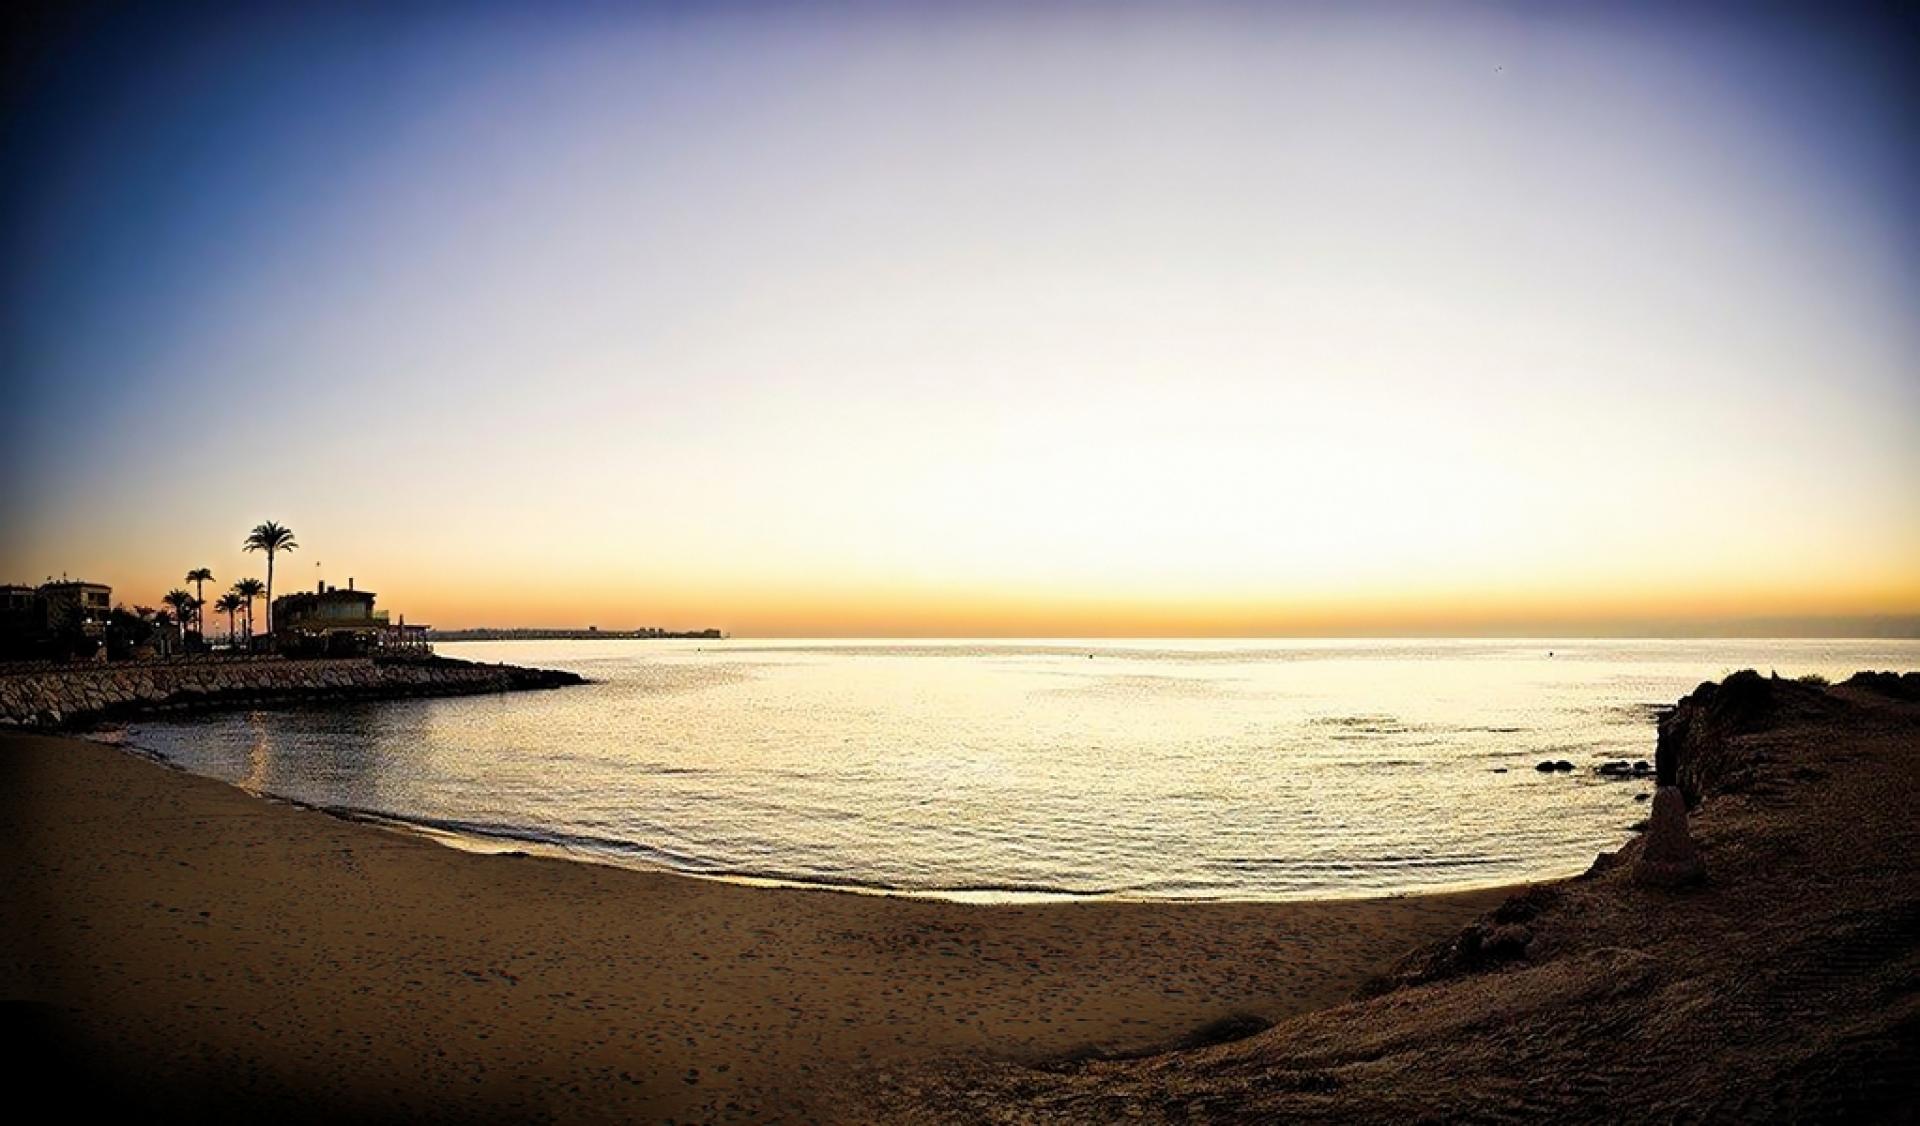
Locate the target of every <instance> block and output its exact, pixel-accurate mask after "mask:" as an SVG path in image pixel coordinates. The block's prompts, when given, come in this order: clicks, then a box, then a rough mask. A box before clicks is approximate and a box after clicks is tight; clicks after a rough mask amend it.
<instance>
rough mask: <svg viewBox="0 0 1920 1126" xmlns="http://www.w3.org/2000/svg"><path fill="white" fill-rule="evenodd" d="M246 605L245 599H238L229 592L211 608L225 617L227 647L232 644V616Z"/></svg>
mask: <svg viewBox="0 0 1920 1126" xmlns="http://www.w3.org/2000/svg"><path fill="white" fill-rule="evenodd" d="M246 604H247V600H246V599H244V598H242V597H240V596H239V595H238V594H236V593H234V592H233V591H231V590H230V591H228V592H227V593H225V594H223V595H221V596H220V600H219V601H217V602H215V603H214V604H213V608H214V609H215V610H221V611H224V612H225V613H226V615H227V644H228V645H232V644H233V616H234V615H235V614H238V613H239V612H240V611H241V609H242V608H243V607H245V606H246Z"/></svg>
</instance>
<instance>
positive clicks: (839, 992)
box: [0, 673, 1920, 1122]
mask: <svg viewBox="0 0 1920 1126" xmlns="http://www.w3.org/2000/svg"><path fill="white" fill-rule="evenodd" d="M1657 756H1658V758H1659V759H1660V762H1661V767H1662V772H1663V777H1664V778H1665V779H1667V780H1670V781H1671V782H1672V783H1673V786H1674V788H1675V790H1676V791H1678V793H1679V794H1683V795H1684V802H1685V803H1691V804H1692V805H1693V809H1692V813H1691V818H1690V822H1691V844H1692V846H1694V847H1696V848H1697V853H1698V858H1699V860H1700V861H1701V862H1702V863H1703V864H1704V876H1701V877H1698V878H1690V879H1688V880H1686V881H1683V882H1677V883H1651V882H1648V881H1645V880H1643V879H1638V878H1636V873H1637V872H1640V871H1642V870H1644V868H1645V867H1646V865H1644V864H1642V863H1641V862H1642V860H1644V859H1645V857H1644V856H1643V853H1645V852H1646V851H1647V845H1646V838H1645V837H1644V836H1643V837H1636V838H1635V839H1634V840H1633V841H1630V842H1628V843H1626V844H1625V846H1624V847H1623V848H1622V849H1621V850H1620V851H1618V852H1616V853H1611V854H1606V855H1603V856H1601V857H1600V858H1599V859H1598V860H1597V861H1596V862H1595V864H1594V865H1593V868H1592V870H1591V871H1589V872H1588V873H1587V874H1586V875H1585V876H1582V877H1579V878H1576V879H1572V880H1564V881H1557V882H1554V883H1549V884H1540V885H1536V886H1533V887H1529V888H1507V889H1489V890H1483V891H1476V892H1466V893H1456V894H1451V895H1434V896H1406V897H1397V898H1385V899H1373V900H1349V901H1328V902H1298V903H1168V902H1120V901H1095V902H1071V903H1045V904H1017V905H993V906H985V905H970V904H959V903H948V902H938V901H932V900H925V899H903V898H893V897H882V896H872V895H859V894H851V893H845V892H833V891H816V890H799V889H789V888H771V889H770V888H756V887H746V886H741V885H737V884H730V883H724V882H719V881H711V880H700V879H692V878H688V877H683V876H678V875H673V874H669V873H663V872H645V871H634V870H627V869H617V868H610V867H603V866H598V865H592V864H581V863H574V862H569V861H564V860H556V859H545V858H537V857H528V856H520V855H515V854H511V853H509V854H499V855H477V854H472V853H466V852H460V851H455V850H452V849H446V848H443V847H440V846H438V845H436V844H434V843H432V842H430V841H427V840H424V839H421V838H419V837H417V836H413V835H409V834H403V833H397V832H391V831H387V830H383V829H380V828H377V827H374V826H370V825H366V824H360V823H355V822H350V821H346V820H342V819H339V818H336V817H332V816H328V815H326V814H323V813H320V812H318V811H314V810H310V809H305V808H300V807H295V806H291V805H287V804H283V803H278V802H273V801H262V800H259V799H257V798H253V797H250V796H248V795H246V794H243V793H241V792H240V791H238V790H235V789H233V788H230V787H227V786H224V785H222V784H220V783H217V782H214V781H211V780H208V779H204V778H198V777H194V776H190V775H187V774H184V773H182V772H179V771H174V770H169V769H167V768H165V767H163V766H160V765H158V764H155V763H153V762H150V761H147V760H144V759H140V758H138V757H135V756H133V755H129V754H125V753H123V752H120V751H118V750H115V749H113V748H111V747H106V746H101V745H97V744H93V743H87V742H82V741H78V740H74V739H70V738H64V737H57V736H50V735H43V734H23V733H17V732H16V733H11V734H0V768H3V769H4V770H5V773H6V777H5V779H4V784H5V788H6V789H5V792H6V793H7V795H8V798H9V801H8V802H7V803H6V806H5V810H4V812H5V818H4V823H0V839H4V840H5V841H6V850H7V855H6V857H5V863H4V867H3V868H0V889H3V891H4V902H5V904H6V908H7V917H8V919H9V920H10V926H9V927H7V928H5V930H4V932H0V999H4V1000H5V1001H6V1002H7V1004H6V1006H5V1008H6V1011H7V1016H8V1023H9V1025H10V1031H15V1032H20V1031H24V1032H26V1033H27V1037H26V1044H27V1046H26V1047H25V1048H24V1049H22V1050H20V1051H17V1052H15V1053H14V1057H13V1062H14V1066H16V1067H18V1068H20V1069H21V1070H20V1076H21V1079H20V1080H19V1081H18V1082H16V1090H21V1091H32V1090H42V1091H54V1092H57V1093H58V1094H59V1096H60V1097H61V1099H62V1105H64V1106H67V1107H69V1108H72V1107H75V1106H78V1105H80V1104H83V1103H92V1104H95V1105H104V1106H106V1107H107V1108H108V1109H122V1110H129V1109H138V1110H140V1111H143V1112H146V1113H148V1114H149V1115H157V1116H159V1117H162V1118H167V1117H188V1116H195V1115H200V1114H205V1113H208V1112H215V1113H222V1114H232V1113H236V1112H245V1113H250V1114H269V1115H273V1116H275V1117H278V1118H282V1119H289V1118H290V1119H295V1120H312V1119H318V1118H340V1117H347V1118H353V1119H357V1120H366V1119H374V1120H403V1119H404V1120H410V1121H423V1120H424V1121H433V1120H445V1121H475V1120H515V1121H542V1120H547V1121H634V1120H653V1121H666V1120H672V1121H681V1122H687V1121H743V1122H745V1121H769V1120H780V1121H848V1122H853V1121H859V1122H871V1121H883V1122H884V1121H899V1122H955V1121H959V1122H1055V1121H1069V1122H1071V1121H1087V1122H1093V1121H1099V1122H1109V1121H1113V1120H1116V1119H1120V1118H1126V1119H1137V1120H1143V1121H1159V1122H1192V1121H1214V1122H1240V1121H1247V1122H1265V1121H1296V1120H1313V1121H1411V1120H1435V1121H1439V1120H1507V1119H1515V1118H1545V1117H1552V1118H1559V1119H1566V1120H1574V1121H1586V1120H1596V1121H1597V1120H1600V1119H1605V1120H1607V1121H1673V1120H1676V1119H1687V1120H1704V1121H1751V1120H1821V1121H1830V1120H1864V1121H1874V1120H1900V1119H1901V1118H1902V1116H1903V1115H1910V1113H1911V1108H1912V1107H1913V1106H1914V1105H1915V1103H1914V1096H1915V1088H1914V1082H1915V1081H1914V1079H1913V1078H1912V1076H1914V1075H1916V1074H1920V1067H1916V1066H1915V1064H1916V1062H1920V1061H1917V1060H1916V1046H1920V881H1916V880H1915V879H1914V878H1913V875H1912V870H1911V860H1912V857H1913V856H1914V855H1916V851H1915V849H1916V845H1920V827H1917V825H1916V820H1915V819H1914V818H1913V816H1912V809H1913V808H1914V803H1915V801H1916V799H1920V676H1915V675H1911V674H1910V675H1908V676H1906V677H1904V678H1902V677H1893V676H1885V675H1863V676H1860V677H1855V678H1853V679H1852V680H1849V681H1848V682H1846V683H1845V684H1843V685H1839V686H1833V687H1828V686H1825V685H1819V684H1802V683H1796V682H1791V681H1779V680H1773V679H1770V678H1764V677H1760V676H1758V675H1756V674H1752V673H1743V674H1739V675H1737V676H1734V677H1730V678H1729V679H1728V680H1727V681H1726V682H1725V683H1724V684H1722V685H1707V686H1702V688H1701V689H1700V690H1699V691H1697V692H1695V693H1694V694H1692V695H1691V696H1689V697H1687V698H1686V699H1685V700H1683V701H1681V702H1680V703H1679V705H1678V706H1677V707H1676V708H1674V709H1673V710H1672V711H1670V712H1669V713H1667V714H1666V715H1664V716H1663V717H1662V719H1661V721H1660V734H1659V746H1658V748H1657ZM1675 801H1676V802H1679V801H1681V799H1680V798H1679V797H1678V796H1676V798H1675ZM1410 949H1411V952H1409V950H1410Z"/></svg>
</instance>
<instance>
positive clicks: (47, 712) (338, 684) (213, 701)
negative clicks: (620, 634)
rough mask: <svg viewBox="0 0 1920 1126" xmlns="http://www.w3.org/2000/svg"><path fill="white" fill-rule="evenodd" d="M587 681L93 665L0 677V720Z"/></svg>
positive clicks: (465, 667)
mask: <svg viewBox="0 0 1920 1126" xmlns="http://www.w3.org/2000/svg"><path fill="white" fill-rule="evenodd" d="M583 683H585V681H584V680H582V679H581V678H580V677H579V676H576V675H575V674H573V673H569V672H557V671H554V670H551V669H530V668H521V667H518V666H515V665H484V664H474V663H472V662H468V661H455V660H450V659H447V658H432V659H427V660H404V661H401V660H380V659H373V658H365V657H361V658H342V659H328V660H311V661H296V660H283V659H279V658H273V657H261V658H254V659H247V660H205V661H173V662H152V663H143V662H130V663H126V664H118V665H86V666H73V667H68V668H57V669H38V670H34V671H31V672H25V673H15V674H11V675H0V727H25V728H35V729H41V730H59V729H75V728H84V727H88V726H91V725H93V724H96V723H100V722H102V721H105V720H112V719H124V718H128V717H131V716H136V715H144V714H148V713H152V712H160V711H175V710H200V709H208V708H222V707H262V706H272V705H284V704H306V703H325V702H334V701H344V700H379V699H394V698H399V697H407V696H469V695H478V694H482V693H490V692H521V691H528V690H531V689H539V688H560V687H564V686H566V685H572V684H583Z"/></svg>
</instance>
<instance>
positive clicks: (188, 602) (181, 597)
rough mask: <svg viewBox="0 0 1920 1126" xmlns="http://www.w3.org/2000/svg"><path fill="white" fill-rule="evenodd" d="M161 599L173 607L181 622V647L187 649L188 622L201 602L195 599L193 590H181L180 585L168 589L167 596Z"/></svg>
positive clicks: (174, 615) (177, 618)
mask: <svg viewBox="0 0 1920 1126" xmlns="http://www.w3.org/2000/svg"><path fill="white" fill-rule="evenodd" d="M160 601H162V602H164V603H166V604H167V605H168V606H169V607H171V608H172V609H173V617H174V619H175V620H176V621H178V622H179V623H180V647H181V648H182V649H185V648H186V647H187V623H188V622H190V621H192V620H193V615H194V612H195V611H196V610H197V609H198V608H199V603H197V602H195V601H194V600H193V592H192V591H190V590H181V589H180V588H179V587H175V588H174V589H172V590H170V591H168V592H167V596H166V597H165V598H162V599H161V600H160Z"/></svg>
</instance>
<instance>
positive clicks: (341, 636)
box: [273, 579, 430, 655]
mask: <svg viewBox="0 0 1920 1126" xmlns="http://www.w3.org/2000/svg"><path fill="white" fill-rule="evenodd" d="M373 602H374V594H373V592H372V591H370V590H358V589H355V587H354V585H353V580H352V579H348V580H347V587H346V589H345V590H342V589H340V588H339V587H337V586H328V585H327V584H326V583H321V584H320V585H319V586H318V587H317V588H316V589H314V590H308V591H296V592H294V593H293V594H286V595H282V596H281V597H279V598H276V599H274V600H273V632H274V643H275V645H276V647H277V648H279V650H280V651H281V652H283V653H289V654H296V655H297V654H320V653H325V654H332V655H348V654H363V653H371V652H375V651H381V652H396V651H397V652H425V651H427V650H428V649H429V648H430V647H429V646H428V644H427V640H426V637H427V627H425V626H410V625H408V624H407V621H406V618H405V617H402V618H401V619H400V622H399V624H398V625H395V624H394V623H392V622H390V621H389V620H388V618H387V612H386V611H385V610H375V609H374V608H373Z"/></svg>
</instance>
